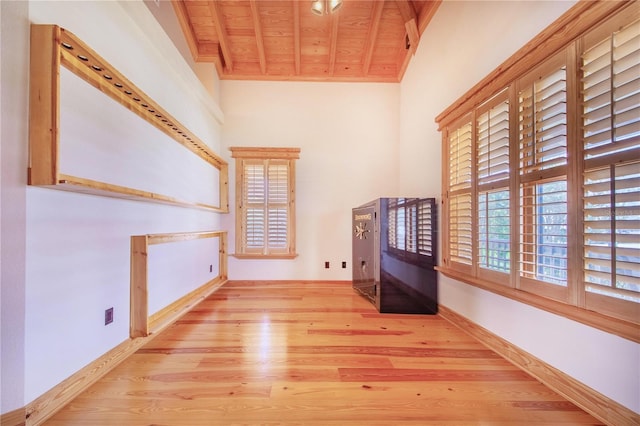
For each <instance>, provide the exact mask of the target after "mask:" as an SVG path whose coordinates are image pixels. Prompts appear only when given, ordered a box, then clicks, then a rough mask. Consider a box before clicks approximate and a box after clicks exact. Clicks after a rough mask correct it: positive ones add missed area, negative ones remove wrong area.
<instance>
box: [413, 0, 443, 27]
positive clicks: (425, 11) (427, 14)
mask: <svg viewBox="0 0 640 426" xmlns="http://www.w3.org/2000/svg"><path fill="white" fill-rule="evenodd" d="M441 4H442V0H433V1H428V2H426V3H425V4H424V5H423V6H422V10H420V15H419V16H418V31H420V35H422V33H423V32H424V30H425V29H426V28H427V26H428V25H429V22H431V18H433V15H435V14H436V11H437V10H438V8H439V7H440V5H441Z"/></svg>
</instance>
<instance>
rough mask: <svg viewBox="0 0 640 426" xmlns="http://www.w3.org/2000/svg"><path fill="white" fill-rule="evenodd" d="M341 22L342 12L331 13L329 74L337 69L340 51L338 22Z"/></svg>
mask: <svg viewBox="0 0 640 426" xmlns="http://www.w3.org/2000/svg"><path fill="white" fill-rule="evenodd" d="M339 22H340V14H339V13H334V14H332V15H331V35H330V37H331V38H330V39H329V41H330V43H331V44H330V47H329V75H333V73H334V72H335V69H336V55H337V53H338V23H339Z"/></svg>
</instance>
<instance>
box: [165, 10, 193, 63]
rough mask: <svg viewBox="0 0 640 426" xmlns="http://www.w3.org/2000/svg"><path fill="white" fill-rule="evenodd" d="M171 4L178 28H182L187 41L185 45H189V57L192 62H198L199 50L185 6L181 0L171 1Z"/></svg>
mask: <svg viewBox="0 0 640 426" xmlns="http://www.w3.org/2000/svg"><path fill="white" fill-rule="evenodd" d="M171 4H172V5H173V11H174V12H175V14H176V17H177V18H178V22H179V23H180V28H182V33H183V34H184V38H185V39H186V40H187V45H189V50H190V51H191V57H192V58H193V60H194V61H198V60H199V56H200V50H199V46H198V40H196V36H195V34H194V32H193V27H192V26H191V19H189V13H188V12H187V6H186V5H185V4H184V1H183V0H177V1H172V2H171Z"/></svg>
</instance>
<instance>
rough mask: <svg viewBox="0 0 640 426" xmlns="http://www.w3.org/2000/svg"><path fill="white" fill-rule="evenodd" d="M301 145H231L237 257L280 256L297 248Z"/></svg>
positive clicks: (290, 253)
mask: <svg viewBox="0 0 640 426" xmlns="http://www.w3.org/2000/svg"><path fill="white" fill-rule="evenodd" d="M299 153H300V149H298V148H238V147H234V148H231V156H232V157H233V158H235V159H236V253H235V256H236V257H243V258H264V257H269V258H280V259H287V258H293V257H295V256H296V252H295V160H296V159H298V158H299Z"/></svg>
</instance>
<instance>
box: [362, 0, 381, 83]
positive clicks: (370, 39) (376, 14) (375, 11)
mask: <svg viewBox="0 0 640 426" xmlns="http://www.w3.org/2000/svg"><path fill="white" fill-rule="evenodd" d="M383 10H384V0H380V1H375V2H373V7H372V9H371V26H370V27H369V34H368V35H367V40H366V41H365V48H364V55H365V56H364V61H363V62H362V63H363V66H362V74H363V75H365V76H366V75H369V68H371V60H372V59H373V51H374V49H375V47H376V39H377V38H378V30H379V29H380V19H381V18H382V11H383Z"/></svg>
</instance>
